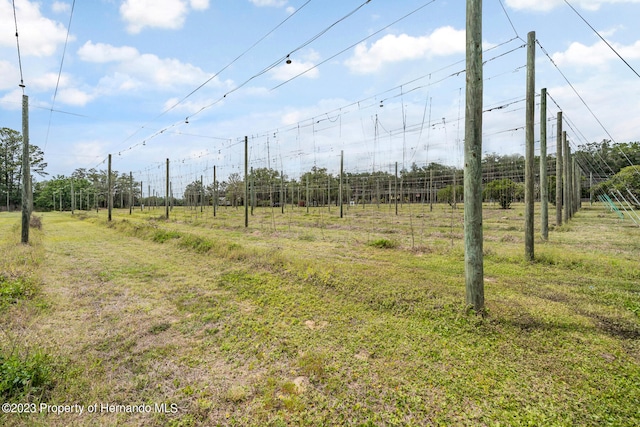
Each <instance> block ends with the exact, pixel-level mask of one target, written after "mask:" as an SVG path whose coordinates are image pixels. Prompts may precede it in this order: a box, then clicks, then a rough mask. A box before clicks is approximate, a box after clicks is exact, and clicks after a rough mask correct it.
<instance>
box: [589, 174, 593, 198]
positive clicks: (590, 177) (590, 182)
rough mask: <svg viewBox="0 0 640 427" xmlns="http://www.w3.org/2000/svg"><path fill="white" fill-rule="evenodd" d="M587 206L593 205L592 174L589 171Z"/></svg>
mask: <svg viewBox="0 0 640 427" xmlns="http://www.w3.org/2000/svg"><path fill="white" fill-rule="evenodd" d="M589 205H593V172H591V171H589Z"/></svg>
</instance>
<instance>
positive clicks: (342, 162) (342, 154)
mask: <svg viewBox="0 0 640 427" xmlns="http://www.w3.org/2000/svg"><path fill="white" fill-rule="evenodd" d="M343 173H344V150H340V183H339V184H338V193H339V194H338V197H339V198H340V218H342V215H343V207H342V174H343Z"/></svg>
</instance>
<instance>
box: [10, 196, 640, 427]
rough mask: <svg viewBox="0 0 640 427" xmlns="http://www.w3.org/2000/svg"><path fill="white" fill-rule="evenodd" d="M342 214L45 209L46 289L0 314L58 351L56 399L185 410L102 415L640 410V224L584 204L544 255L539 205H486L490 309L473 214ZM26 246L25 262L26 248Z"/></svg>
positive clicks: (299, 418)
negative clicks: (530, 244)
mask: <svg viewBox="0 0 640 427" xmlns="http://www.w3.org/2000/svg"><path fill="white" fill-rule="evenodd" d="M336 211H337V210H336V209H332V211H331V212H329V211H328V209H326V208H313V209H310V213H309V214H306V209H303V208H295V209H294V210H293V211H292V210H291V209H290V208H289V207H287V211H286V212H285V214H284V215H282V214H280V211H279V209H277V210H275V211H273V210H271V209H269V208H266V209H257V210H256V211H255V212H254V216H252V217H250V227H249V228H248V229H245V228H244V226H243V225H244V223H243V217H242V214H243V211H242V210H235V209H232V208H227V209H225V208H222V209H220V210H219V211H218V213H217V216H216V217H215V218H214V217H213V215H212V212H211V210H209V211H208V212H206V211H205V212H204V213H200V212H199V210H198V211H193V210H188V209H178V208H175V209H174V210H173V211H172V213H171V220H170V221H166V220H159V219H158V212H159V211H158V210H156V211H154V210H148V211H144V212H140V211H136V212H134V215H132V216H129V215H128V210H127V211H126V212H125V211H122V212H119V211H116V212H115V216H114V221H113V224H112V226H107V223H106V221H105V218H104V216H105V215H104V214H103V213H101V214H99V215H96V214H95V213H89V214H87V215H86V217H85V220H84V221H78V220H77V219H76V218H73V217H71V215H70V214H68V213H64V214H60V213H46V214H43V215H42V223H43V230H44V232H43V233H44V234H43V235H42V236H40V237H39V238H40V239H41V240H42V244H41V247H40V248H39V249H38V248H35V247H34V250H36V252H37V253H38V255H37V256H36V257H35V258H37V259H38V262H37V263H36V264H32V267H24V265H25V264H24V262H23V264H22V265H23V266H22V267H19V269H20V271H21V274H22V276H21V277H27V276H25V275H24V274H25V273H28V272H29V271H30V272H31V273H29V274H33V275H34V277H37V278H38V280H40V281H41V283H42V285H41V291H40V292H39V293H38V295H37V296H36V297H35V298H33V299H25V300H24V303H22V304H12V305H11V306H9V308H8V309H7V310H9V311H10V312H11V313H12V317H11V318H9V317H5V318H4V320H3V323H2V327H3V329H4V330H6V331H10V333H11V334H13V335H14V337H18V339H19V340H22V341H24V342H28V343H32V344H36V343H38V342H42V343H43V344H44V345H45V346H46V348H47V354H49V355H50V356H48V357H50V359H49V360H51V361H52V362H51V364H50V366H53V368H52V371H51V372H52V374H51V375H52V376H51V381H50V382H49V383H48V384H50V386H49V388H48V391H47V399H48V401H49V402H51V403H56V402H58V403H62V402H68V403H81V404H88V403H89V402H101V401H110V402H119V403H124V404H135V403H141V402H169V403H175V404H177V405H178V408H179V410H178V411H177V412H176V413H166V414H160V413H154V414H134V415H131V414H129V415H127V414H119V415H118V414H100V415H83V418H82V420H81V421H82V422H83V423H85V424H118V425H139V424H146V425H176V426H177V425H256V426H257V425H260V426H262V425H274V426H275V425H309V426H315V425H416V426H422V425H587V426H588V425H592V426H600V425H612V426H619V425H622V426H625V425H630V426H631V425H637V424H638V423H640V414H639V412H638V409H637V408H638V407H639V404H640V345H639V344H638V343H639V342H640V339H639V338H640V313H639V306H638V301H639V300H640V298H638V296H639V295H640V294H639V292H640V288H639V287H638V281H639V279H640V269H639V267H638V263H637V259H638V253H639V252H638V251H639V250H640V247H639V246H638V244H637V242H638V238H639V237H640V231H639V230H638V229H637V228H636V227H632V226H630V225H629V224H627V223H624V222H620V221H618V220H617V218H616V217H614V216H610V215H608V214H607V213H606V212H605V211H604V210H601V209H600V208H599V207H588V206H586V207H585V209H583V210H582V211H581V212H580V213H579V214H578V215H577V216H576V218H575V219H574V220H573V221H572V222H571V224H570V226H568V227H563V230H562V232H561V233H557V232H554V231H552V232H551V235H550V240H549V242H542V241H541V240H539V239H536V260H535V261H534V262H526V261H524V243H523V242H524V239H523V233H522V232H521V231H519V230H522V229H523V221H524V220H523V218H522V217H521V216H520V215H519V214H520V213H521V212H522V206H518V205H514V209H512V210H510V211H508V212H505V211H502V210H499V209H492V208H491V207H490V206H487V208H486V209H485V218H484V227H485V230H484V234H485V296H486V301H487V313H486V315H485V316H484V317H479V316H476V315H474V314H473V313H472V312H469V311H468V310H467V309H466V307H465V304H464V300H465V298H464V265H463V260H464V252H463V247H462V236H463V231H462V209H458V210H456V211H452V210H451V209H450V208H448V207H444V206H435V209H434V211H433V212H431V211H429V207H428V206H423V205H416V206H408V205H405V206H402V207H401V208H400V212H399V215H398V216H396V215H394V212H393V211H392V210H389V209H388V207H386V206H381V208H380V209H377V208H375V207H372V206H367V207H365V209H362V207H361V206H359V207H355V208H354V207H351V208H350V209H347V211H346V217H345V218H343V219H340V218H337V215H338V213H337V212H336ZM410 215H411V217H409V216H410ZM550 217H552V218H553V212H551V213H550ZM10 220H11V221H15V220H17V216H14V217H10V216H9V217H7V216H4V217H3V216H0V231H1V230H2V228H3V227H5V228H11V225H10ZM390 237H391V238H390ZM9 247H10V253H11V254H14V253H15V254H14V255H11V257H10V258H11V262H10V265H12V266H14V267H11V268H12V269H13V270H12V271H13V273H12V274H15V273H16V272H17V271H18V267H17V266H20V265H21V264H20V259H29V256H28V254H27V253H22V255H20V256H18V255H17V252H20V251H24V250H25V248H22V247H20V246H15V245H14V246H11V245H9ZM38 251H39V252H38ZM21 256H22V258H21ZM7 265H9V264H7ZM35 266H37V267H38V268H35ZM7 269H9V267H7ZM7 277H9V276H7ZM11 277H14V276H11ZM29 277H30V276H29ZM35 283H40V282H35ZM38 300H40V301H41V302H40V303H38ZM43 301H44V302H46V305H48V307H50V308H49V309H38V308H37V307H36V305H37V304H42V303H43ZM26 325H29V328H26ZM5 348H7V347H5ZM30 348H33V347H30ZM25 360H27V359H25ZM60 360H65V361H68V365H67V366H68V367H67V368H66V369H65V371H64V372H61V371H59V369H58V368H56V367H57V366H59V361H60ZM32 395H33V394H32ZM73 422H78V418H71V417H66V416H56V417H52V416H45V417H41V418H38V417H35V418H34V417H26V416H25V417H17V416H13V414H10V415H3V416H0V423H3V424H14V425H33V424H34V423H35V425H38V423H40V424H42V425H54V426H55V425H68V424H69V423H73Z"/></svg>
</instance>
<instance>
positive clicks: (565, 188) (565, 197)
mask: <svg viewBox="0 0 640 427" xmlns="http://www.w3.org/2000/svg"><path fill="white" fill-rule="evenodd" d="M562 152H563V156H562V205H563V207H564V212H563V218H564V222H565V223H566V222H568V221H569V213H570V211H571V205H570V204H569V203H570V201H569V156H570V154H569V143H568V142H567V132H566V131H562Z"/></svg>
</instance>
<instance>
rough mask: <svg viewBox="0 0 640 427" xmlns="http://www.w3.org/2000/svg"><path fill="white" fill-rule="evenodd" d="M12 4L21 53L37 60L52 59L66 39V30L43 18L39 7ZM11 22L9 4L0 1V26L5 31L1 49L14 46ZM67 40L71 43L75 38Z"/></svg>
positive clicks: (36, 4)
mask: <svg viewBox="0 0 640 427" xmlns="http://www.w3.org/2000/svg"><path fill="white" fill-rule="evenodd" d="M15 4H16V16H17V18H18V23H19V26H18V34H19V39H20V53H21V54H23V55H25V56H39V57H42V56H51V55H53V54H54V53H55V52H56V48H57V47H58V45H60V44H63V43H64V41H65V39H66V37H67V30H66V28H65V26H64V25H62V24H60V23H59V22H55V21H52V20H51V19H48V18H45V17H44V16H42V14H41V13H40V5H39V3H35V2H29V1H26V0H23V1H16V3H15ZM13 21H14V19H13V8H12V5H11V2H10V1H8V0H0V22H3V23H4V25H3V28H4V31H2V32H1V33H0V46H8V47H15V46H16V37H15V31H14V29H12V27H13ZM69 39H70V40H74V37H73V36H71V37H70V38H69Z"/></svg>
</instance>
